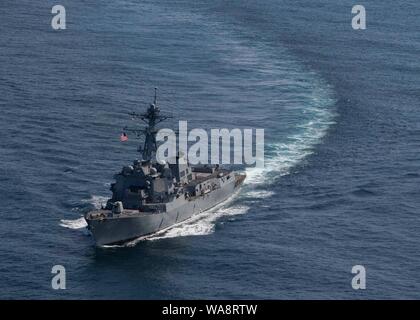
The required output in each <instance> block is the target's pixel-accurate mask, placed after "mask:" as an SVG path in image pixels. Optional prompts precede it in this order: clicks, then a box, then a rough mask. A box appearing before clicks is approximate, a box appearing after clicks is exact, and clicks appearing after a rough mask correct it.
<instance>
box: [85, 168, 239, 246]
mask: <svg viewBox="0 0 420 320" xmlns="http://www.w3.org/2000/svg"><path fill="white" fill-rule="evenodd" d="M243 180H244V177H243V176H237V177H236V179H231V181H229V182H228V183H226V184H224V185H223V186H222V187H221V188H219V189H217V190H214V191H212V192H209V193H206V194H203V195H199V196H196V197H194V198H190V199H184V198H182V197H180V198H178V199H176V200H174V201H173V202H171V203H168V204H167V207H166V211H165V212H139V211H138V210H124V212H123V213H122V214H119V215H113V216H109V214H110V212H109V210H97V211H96V213H97V214H103V216H104V217H105V216H106V218H104V219H86V221H87V223H88V229H89V230H90V231H91V233H92V235H93V237H94V239H95V242H96V244H97V245H98V246H103V245H112V244H121V243H124V242H128V241H130V240H133V239H137V238H140V237H144V236H148V235H152V234H154V233H156V232H159V231H161V230H164V229H167V228H170V227H171V226H173V225H175V224H178V223H180V222H183V221H186V220H188V219H190V218H192V217H193V216H194V215H197V214H199V213H201V212H203V211H206V210H209V209H211V208H213V207H214V206H216V205H218V204H220V203H222V202H224V201H226V200H227V199H228V198H229V197H231V196H232V195H233V194H234V193H235V192H236V191H237V190H238V189H239V188H240V186H241V185H242V182H243Z"/></svg>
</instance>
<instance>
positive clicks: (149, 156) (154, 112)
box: [124, 88, 172, 161]
mask: <svg viewBox="0 0 420 320" xmlns="http://www.w3.org/2000/svg"><path fill="white" fill-rule="evenodd" d="M129 115H130V116H131V118H132V119H133V120H136V119H139V120H141V121H143V122H144V123H146V127H145V128H144V129H130V128H127V127H125V128H124V131H129V132H134V133H136V135H137V136H138V137H140V136H144V144H143V147H141V146H139V148H138V151H139V152H140V153H141V154H142V158H143V160H147V161H151V160H154V159H155V157H156V151H157V143H156V134H157V132H158V130H157V128H156V125H157V124H158V123H160V122H162V121H165V120H166V119H169V118H172V116H169V115H164V114H163V115H162V114H161V112H160V109H159V107H158V105H157V88H155V96H154V101H153V103H152V104H150V106H149V108H147V110H146V112H144V113H136V112H130V113H129Z"/></svg>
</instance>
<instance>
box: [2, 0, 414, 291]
mask: <svg viewBox="0 0 420 320" xmlns="http://www.w3.org/2000/svg"><path fill="white" fill-rule="evenodd" d="M54 4H57V3H55V2H54V1H43V2H42V3H41V2H39V1H27V0H25V1H20V2H19V4H16V2H15V1H10V0H5V1H1V3H0V108H1V111H2V112H1V117H0V133H1V139H0V181H1V183H0V208H1V211H0V212H1V220H0V239H1V242H2V244H1V246H0V259H1V262H0V289H1V291H0V298H57V297H58V298H83V299H88V298H117V299H123V298H129V299H149V298H155V299H165V298H176V299H183V298H259V299H265V298H269V299H275V298H280V299H290V298H297V299H299V298H311V299H312V298H315V299H316V298H328V299H333V298H420V274H419V266H420V253H419V251H420V250H419V245H420V235H419V230H420V221H419V216H418V213H419V209H418V208H419V204H420V200H419V199H420V197H419V195H420V187H419V185H420V171H419V169H420V156H419V152H418V151H419V147H420V124H419V123H420V111H419V107H420V94H419V90H420V77H419V75H420V60H419V54H420V35H419V30H420V19H419V18H418V17H419V16H420V4H419V3H418V1H414V0H410V1H405V2H404V5H398V4H396V3H395V2H394V1H389V0H385V1H369V2H366V4H365V5H366V9H367V14H368V28H367V30H365V31H354V30H353V29H352V28H351V18H352V15H351V8H352V6H353V5H354V4H356V3H353V2H352V1H346V0H340V1H323V0H318V1H309V0H308V1H306V0H305V1H299V2H297V1H292V0H290V1H286V0H277V1H274V0H262V1H239V0H234V1H222V0H214V1H204V0H194V1H193V0H179V1H169V0H156V1H149V0H147V1H134V0H115V1H112V3H111V2H110V1H102V0H101V1H95V2H94V3H93V2H92V1H82V0H76V1H75V0H73V1H64V0H63V1H60V4H62V5H64V6H65V7H66V9H67V30H63V31H54V30H52V28H51V26H50V22H51V16H52V15H51V14H50V12H51V7H52V5H54ZM154 86H158V87H159V88H160V97H159V99H160V104H161V107H162V109H164V110H167V111H169V112H171V113H173V114H174V115H175V117H176V120H188V121H189V125H190V126H191V127H190V128H193V127H203V128H222V127H227V128H234V127H253V128H264V129H265V140H266V167H265V169H264V170H256V169H253V170H252V169H249V170H248V178H247V183H246V185H245V186H244V188H243V189H242V191H241V193H240V194H239V195H238V196H237V197H235V198H234V199H232V200H231V201H230V202H229V203H227V204H225V205H224V206H222V207H219V208H216V209H215V210H213V211H212V212H211V213H209V214H207V215H203V216H201V217H198V218H197V219H195V220H193V221H192V222H189V223H186V224H184V225H181V226H179V227H177V228H174V229H172V230H169V231H168V232H166V233H164V234H161V235H159V236H157V237H155V238H153V239H150V240H148V241H140V242H137V243H132V244H131V245H128V246H124V247H111V248H95V247H94V246H93V243H92V239H91V237H90V236H89V235H88V234H87V232H86V231H85V229H84V228H83V226H84V222H83V219H82V218H81V217H82V215H83V213H84V212H86V211H88V210H90V209H92V208H93V207H95V206H96V207H98V206H100V205H101V203H103V201H104V200H105V199H106V197H108V196H109V195H110V194H109V192H108V188H109V183H110V182H111V181H112V176H113V174H114V173H115V172H116V171H118V170H120V168H121V166H123V165H125V164H128V163H130V162H131V161H132V160H133V159H134V158H135V157H136V156H137V155H136V152H135V149H136V144H135V141H133V139H131V140H130V142H128V143H126V144H121V143H120V142H119V141H118V135H119V133H120V130H121V128H122V127H123V126H124V125H126V124H130V119H129V117H128V116H126V113H127V112H129V111H132V110H136V111H141V110H143V108H145V107H146V106H147V103H148V102H149V101H150V100H151V99H152V95H153V92H152V89H153V87H154ZM175 124H176V123H175V121H173V122H172V125H175ZM168 125H170V124H168ZM56 264H61V265H64V266H65V267H66V270H67V289H66V290H63V291H59V292H57V291H55V290H52V289H51V285H50V281H51V276H52V275H51V268H52V266H53V265H56ZM356 264H362V265H364V266H365V267H366V269H367V290H365V291H360V290H359V291H354V290H353V289H352V288H351V285H350V283H351V278H352V274H351V268H352V266H353V265H356Z"/></svg>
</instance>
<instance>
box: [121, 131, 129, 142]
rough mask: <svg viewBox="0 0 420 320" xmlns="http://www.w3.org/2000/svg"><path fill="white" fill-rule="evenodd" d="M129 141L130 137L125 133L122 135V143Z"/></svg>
mask: <svg viewBox="0 0 420 320" xmlns="http://www.w3.org/2000/svg"><path fill="white" fill-rule="evenodd" d="M127 140H128V136H127V134H126V133H125V132H123V133H121V136H120V141H121V142H125V141H127Z"/></svg>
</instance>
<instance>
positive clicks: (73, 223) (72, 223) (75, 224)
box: [60, 217, 87, 230]
mask: <svg viewBox="0 0 420 320" xmlns="http://www.w3.org/2000/svg"><path fill="white" fill-rule="evenodd" d="M60 226H62V227H64V228H68V229H73V230H78V229H82V228H86V227H87V223H86V221H85V218H83V217H80V218H78V219H74V220H64V219H63V220H60Z"/></svg>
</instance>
